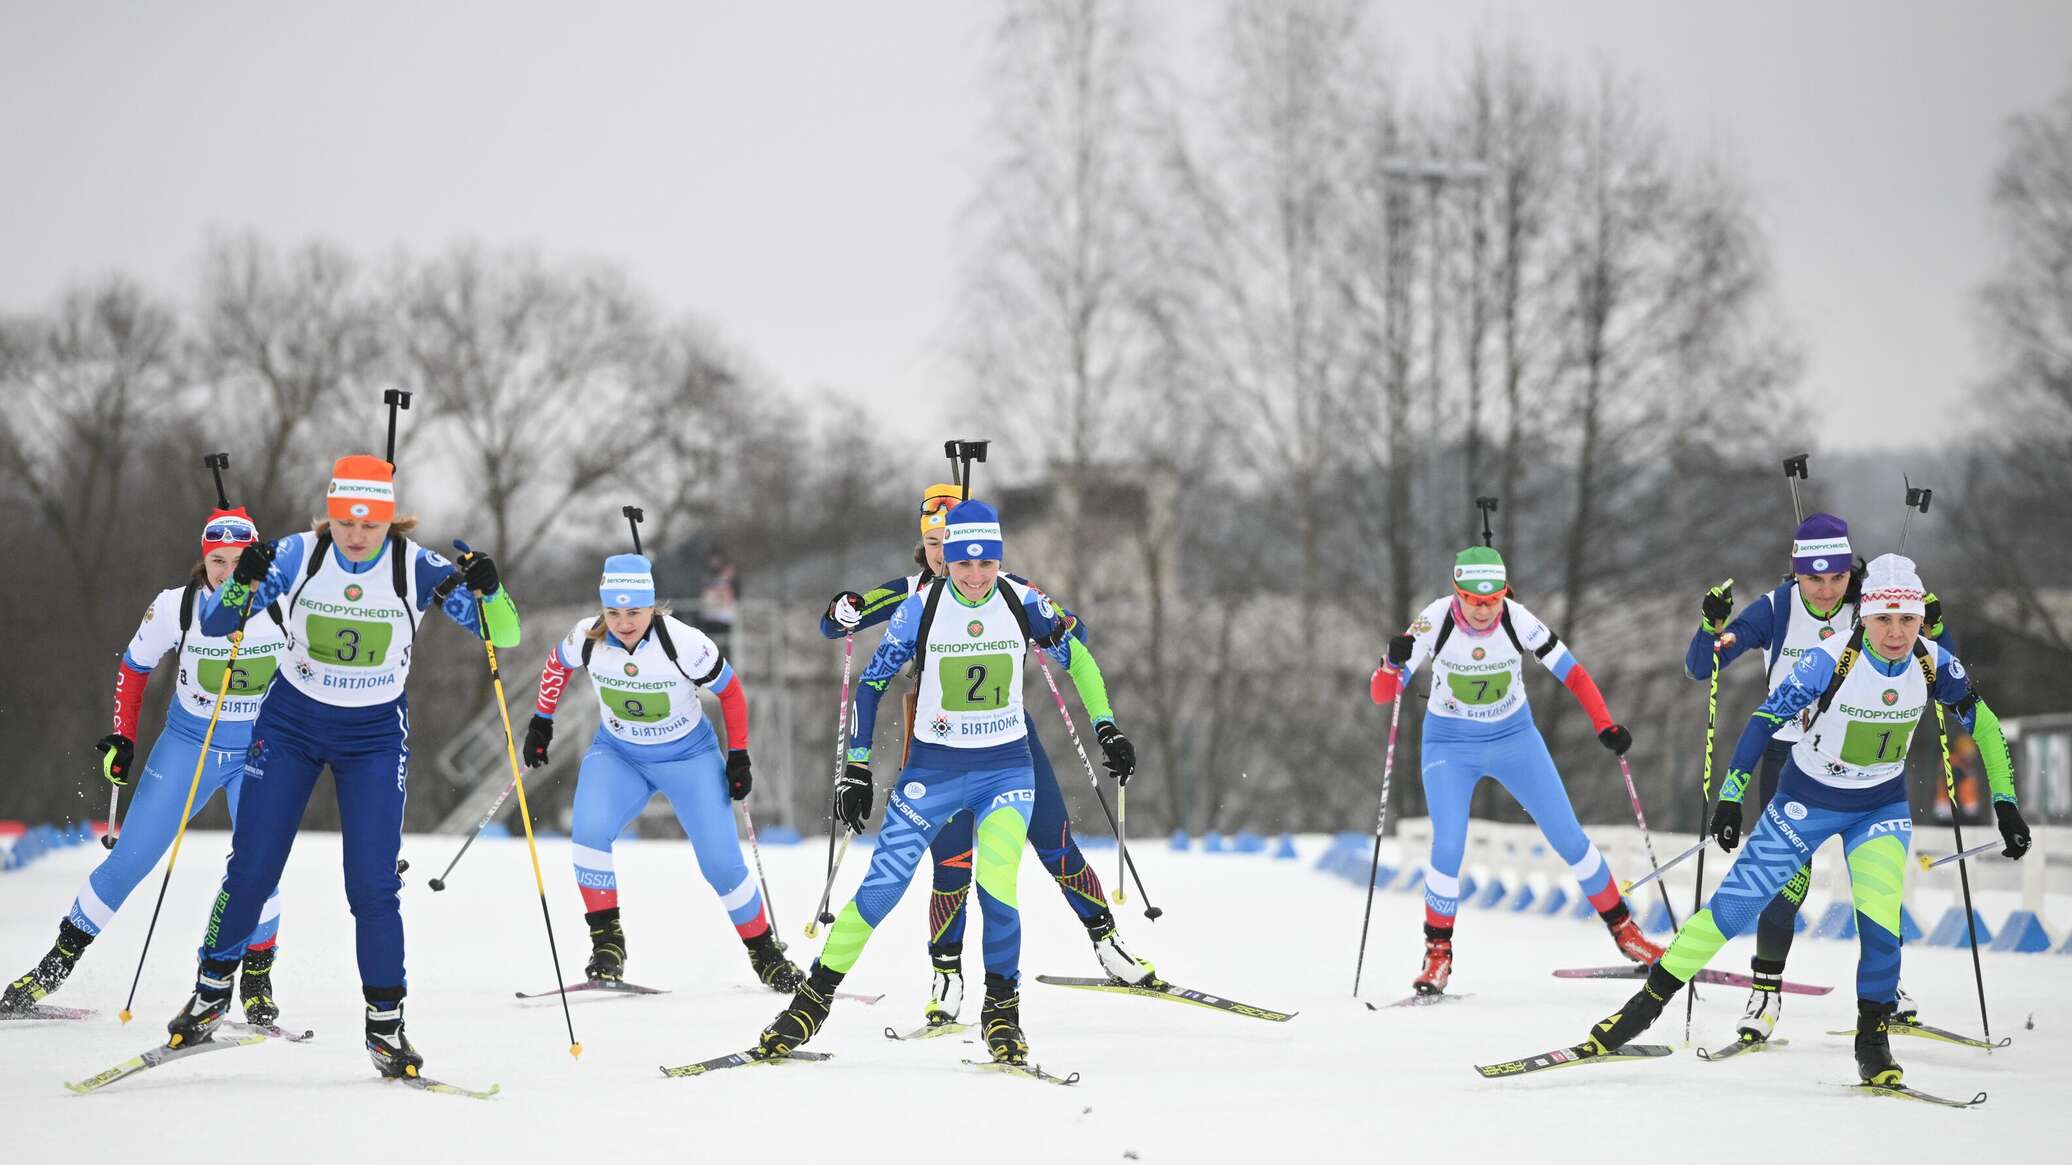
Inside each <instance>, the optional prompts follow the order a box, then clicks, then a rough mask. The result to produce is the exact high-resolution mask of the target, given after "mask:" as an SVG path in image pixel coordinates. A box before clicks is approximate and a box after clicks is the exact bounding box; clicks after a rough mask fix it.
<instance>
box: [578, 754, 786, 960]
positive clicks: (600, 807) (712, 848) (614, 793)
mask: <svg viewBox="0 0 2072 1165" xmlns="http://www.w3.org/2000/svg"><path fill="white" fill-rule="evenodd" d="M656 793H660V794H662V795H663V796H664V797H667V798H669V807H670V808H671V809H674V810H675V811H676V820H677V822H678V823H679V824H681V825H682V826H683V831H684V833H685V835H686V836H688V837H689V838H690V839H691V849H692V851H693V852H694V853H696V854H697V855H698V872H699V873H701V874H703V875H704V876H705V883H706V885H709V886H711V887H712V892H713V893H715V894H717V895H719V903H720V905H721V906H722V907H724V908H725V909H726V912H727V918H728V920H729V921H731V922H732V923H733V924H734V931H735V933H736V934H739V935H740V936H741V937H742V938H744V939H751V938H754V937H756V936H757V935H759V934H762V933H763V932H765V931H767V930H769V929H770V920H769V918H768V916H767V915H766V914H765V912H764V910H763V896H762V894H761V892H760V891H759V890H758V889H757V887H756V882H755V875H753V874H751V873H749V871H748V863H747V862H746V861H743V860H742V857H741V841H740V839H739V838H738V837H736V836H735V834H734V811H733V802H732V799H731V798H729V796H728V795H727V772H726V765H725V763H724V762H723V761H722V760H721V757H720V751H719V744H718V742H717V740H716V739H715V738H714V737H713V733H712V726H711V725H710V724H705V725H701V726H700V729H699V732H698V733H697V734H695V735H694V736H693V737H692V738H691V739H690V740H688V741H685V742H683V743H681V744H670V745H637V744H625V743H623V742H621V741H619V740H618V739H617V738H615V737H613V736H612V735H611V734H610V733H608V732H606V731H605V730H603V729H601V728H600V729H598V731H597V736H596V738H595V739H593V740H592V741H591V742H590V751H588V752H586V753H584V754H583V769H582V772H581V774H580V775H579V776H577V778H576V805H575V821H574V823H573V824H572V825H571V826H570V827H569V841H570V842H572V843H573V849H574V851H575V867H576V887H577V889H579V890H581V891H582V894H583V909H584V910H586V911H590V910H606V909H610V908H611V907H614V906H617V905H618V904H619V876H618V872H617V868H616V866H615V865H614V863H613V860H612V841H613V839H615V838H617V837H618V836H619V833H620V831H621V830H623V829H625V828H626V824H627V823H628V822H630V821H632V820H633V819H634V817H636V816H638V815H639V813H640V811H641V810H642V809H643V808H645V807H646V806H647V803H648V799H649V798H650V797H653V796H654V795H655V794H656Z"/></svg>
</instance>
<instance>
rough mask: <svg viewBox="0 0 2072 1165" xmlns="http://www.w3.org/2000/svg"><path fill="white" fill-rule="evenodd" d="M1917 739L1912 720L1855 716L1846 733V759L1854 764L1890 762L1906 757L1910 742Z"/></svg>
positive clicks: (1843, 749)
mask: <svg viewBox="0 0 2072 1165" xmlns="http://www.w3.org/2000/svg"><path fill="white" fill-rule="evenodd" d="M1913 739H1914V726H1913V725H1912V724H1907V723H1901V724H1873V723H1871V722H1870V721H1868V720H1851V721H1850V722H1849V729H1848V731H1846V732H1844V733H1843V734H1842V759H1843V760H1845V761H1847V762H1848V763H1850V764H1852V765H1889V764H1891V763H1892V762H1893V761H1898V760H1905V759H1906V756H1907V746H1908V745H1910V744H1911V743H1913Z"/></svg>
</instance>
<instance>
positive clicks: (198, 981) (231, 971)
mask: <svg viewBox="0 0 2072 1165" xmlns="http://www.w3.org/2000/svg"><path fill="white" fill-rule="evenodd" d="M236 974H237V963H236V962H234V961H230V960H224V961H220V962H219V961H217V960H214V959H203V960H202V963H201V970H200V971H199V972H198V973H196V975H195V977H194V994H192V995H190V996H188V997H187V1005H186V1006H185V1007H182V1008H181V1009H180V1014H178V1015H176V1016H174V1017H173V1020H172V1022H171V1023H168V1024H166V1025H165V1030H166V1041H165V1046H166V1047H168V1048H191V1047H193V1046H194V1045H196V1044H205V1043H208V1042H209V1040H210V1039H212V1038H214V1036H215V1034H216V1025H217V1024H219V1023H222V1022H223V1016H224V1015H225V1014H226V1013H228V1012H229V1011H230V981H231V978H232V977H233V976H235V975H236Z"/></svg>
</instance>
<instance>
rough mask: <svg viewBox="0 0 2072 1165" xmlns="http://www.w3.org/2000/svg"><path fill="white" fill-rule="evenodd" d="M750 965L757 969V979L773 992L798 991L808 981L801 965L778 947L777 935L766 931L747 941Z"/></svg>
mask: <svg viewBox="0 0 2072 1165" xmlns="http://www.w3.org/2000/svg"><path fill="white" fill-rule="evenodd" d="M747 943H748V965H749V966H750V967H753V968H754V969H755V977H756V978H757V979H759V980H761V981H762V984H763V986H765V987H768V988H769V989H770V990H772V991H796V990H798V988H799V984H801V983H804V982H805V981H806V973H805V972H804V971H801V970H799V965H798V964H797V963H794V962H792V961H791V960H790V959H787V958H785V957H784V949H783V948H782V947H779V946H778V945H777V935H776V934H775V933H774V932H772V931H768V930H765V931H764V932H763V933H761V934H759V935H757V936H755V937H754V938H752V939H748V940H747Z"/></svg>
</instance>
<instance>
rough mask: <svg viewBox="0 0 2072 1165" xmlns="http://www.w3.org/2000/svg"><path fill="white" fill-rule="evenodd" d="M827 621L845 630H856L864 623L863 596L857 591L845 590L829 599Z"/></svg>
mask: <svg viewBox="0 0 2072 1165" xmlns="http://www.w3.org/2000/svg"><path fill="white" fill-rule="evenodd" d="M827 621H828V622H830V623H833V624H834V625H835V626H837V627H840V628H841V629H842V630H844V631H854V630H856V629H857V628H858V627H859V626H861V625H862V624H863V596H862V595H859V594H857V593H856V592H855V591H843V592H842V593H841V594H838V595H836V596H835V597H834V598H832V599H829V600H828V601H827Z"/></svg>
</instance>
